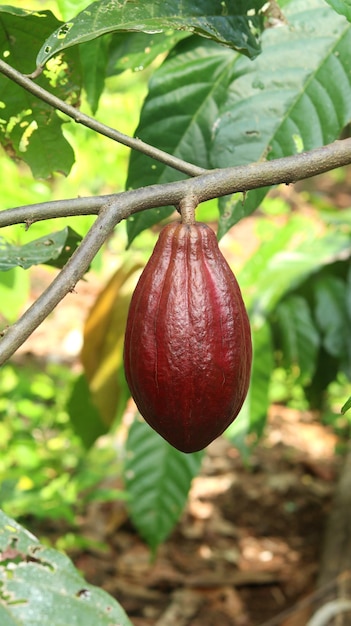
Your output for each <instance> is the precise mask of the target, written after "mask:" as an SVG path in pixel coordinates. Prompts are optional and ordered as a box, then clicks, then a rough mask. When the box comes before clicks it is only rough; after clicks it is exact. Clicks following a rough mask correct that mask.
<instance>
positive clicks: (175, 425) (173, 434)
mask: <svg viewBox="0 0 351 626" xmlns="http://www.w3.org/2000/svg"><path fill="white" fill-rule="evenodd" d="M251 358H252V357H251V334H250V326H249V321H248V317H247V313H246V310H245V306H244V303H243V300H242V296H241V293H240V288H239V286H238V283H237V281H236V279H235V277H234V274H233V273H232V271H231V269H230V267H229V265H228V263H227V262H226V260H225V258H224V257H223V255H222V253H221V251H220V250H219V247H218V244H217V239H216V236H215V234H214V232H213V231H212V229H211V228H209V227H208V226H207V225H206V224H202V223H200V222H196V223H195V224H190V225H189V224H182V223H178V222H175V223H172V224H169V225H167V226H166V227H165V228H163V230H162V231H161V233H160V236H159V239H158V241H157V243H156V246H155V248H154V251H153V253H152V256H151V257H150V260H149V261H148V263H147V265H146V266H145V269H144V271H143V273H142V275H141V277H140V279H139V282H138V284H137V286H136V289H135V291H134V294H133V297H132V300H131V304H130V309H129V314H128V320H127V327H126V334H125V347H124V365H125V374H126V379H127V382H128V385H129V388H130V391H131V393H132V396H133V398H134V400H135V403H136V405H137V407H138V409H139V411H140V413H141V414H142V416H143V417H144V418H145V420H146V421H147V422H148V423H149V424H150V426H151V427H152V428H154V429H155V430H156V431H157V432H158V433H159V434H160V435H161V436H162V437H164V438H165V439H166V440H167V441H169V443H171V444H172V445H173V446H174V447H175V448H178V449H179V450H181V451H183V452H194V451H196V450H200V449H202V448H204V447H205V446H207V445H208V444H209V443H210V442H211V441H213V439H215V438H216V437H218V436H219V435H220V434H221V433H222V432H223V431H224V430H225V429H226V428H227V426H229V424H230V423H231V422H232V421H233V419H234V418H235V417H236V416H237V414H238V412H239V410H240V408H241V406H242V404H243V402H244V399H245V397H246V394H247V390H248V387H249V380H250V370H251Z"/></svg>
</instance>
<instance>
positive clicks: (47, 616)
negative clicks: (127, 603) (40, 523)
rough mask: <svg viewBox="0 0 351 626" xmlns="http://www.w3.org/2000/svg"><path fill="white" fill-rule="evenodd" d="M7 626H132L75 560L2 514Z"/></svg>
mask: <svg viewBox="0 0 351 626" xmlns="http://www.w3.org/2000/svg"><path fill="white" fill-rule="evenodd" d="M0 550H1V556H0V603H1V604H0V619H1V625H2V626H37V624H40V625H41V626H67V624H70V625H72V626H73V624H74V626H96V624H99V626H112V624H116V626H117V625H118V626H131V622H130V621H129V620H128V618H127V616H126V614H125V612H124V610H123V609H122V607H121V606H120V605H119V604H118V602H116V600H115V599H114V598H112V597H111V596H109V595H108V594H107V593H106V592H105V591H103V590H102V589H98V588H97V587H93V586H92V585H90V584H88V583H87V582H86V581H85V580H84V578H83V577H82V576H81V574H80V573H79V572H78V570H76V569H75V567H74V566H73V564H72V562H71V561H70V559H69V558H68V557H67V556H65V555H64V554H62V553H60V552H58V551H57V550H53V549H52V548H46V547H44V546H43V545H41V544H40V543H39V542H38V540H37V539H36V538H35V537H34V536H33V535H31V534H30V533H29V532H28V531H27V530H25V529H24V528H22V527H21V526H20V525H19V524H17V522H15V521H14V520H12V519H10V518H9V517H7V516H6V515H5V514H4V513H3V512H2V511H0Z"/></svg>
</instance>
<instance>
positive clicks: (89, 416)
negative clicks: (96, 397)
mask: <svg viewBox="0 0 351 626" xmlns="http://www.w3.org/2000/svg"><path fill="white" fill-rule="evenodd" d="M67 411H68V414H69V418H70V421H71V424H72V426H73V429H74V431H75V432H76V433H77V435H78V436H79V437H80V439H81V440H82V442H83V444H84V446H85V447H86V448H87V449H89V448H90V447H91V446H92V445H93V443H94V442H95V441H96V439H97V438H98V437H100V436H101V435H104V434H105V433H106V432H107V430H108V427H107V426H106V425H105V424H104V422H103V421H102V419H101V416H100V413H99V411H98V409H97V407H96V406H95V404H94V403H93V399H92V396H91V393H90V389H89V385H88V381H87V379H86V377H85V376H84V374H82V375H81V376H78V378H77V379H76V381H75V383H74V385H73V388H72V392H71V396H70V398H69V400H68V402H67Z"/></svg>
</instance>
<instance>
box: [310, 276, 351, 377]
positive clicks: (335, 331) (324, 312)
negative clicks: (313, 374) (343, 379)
mask: <svg viewBox="0 0 351 626" xmlns="http://www.w3.org/2000/svg"><path fill="white" fill-rule="evenodd" d="M314 295H315V300H316V308H315V316H316V319H317V322H318V325H319V327H320V329H321V331H322V333H323V345H324V348H325V349H326V351H327V352H328V353H329V354H330V355H331V356H334V357H338V358H339V359H340V360H341V361H342V362H343V363H344V367H345V369H346V371H347V372H348V373H349V375H351V337H350V332H349V330H350V324H351V319H350V316H349V315H348V311H347V304H346V285H345V283H344V281H342V280H341V279H339V278H336V277H335V276H332V275H330V276H324V277H322V278H321V279H320V280H318V281H316V282H315V284H314Z"/></svg>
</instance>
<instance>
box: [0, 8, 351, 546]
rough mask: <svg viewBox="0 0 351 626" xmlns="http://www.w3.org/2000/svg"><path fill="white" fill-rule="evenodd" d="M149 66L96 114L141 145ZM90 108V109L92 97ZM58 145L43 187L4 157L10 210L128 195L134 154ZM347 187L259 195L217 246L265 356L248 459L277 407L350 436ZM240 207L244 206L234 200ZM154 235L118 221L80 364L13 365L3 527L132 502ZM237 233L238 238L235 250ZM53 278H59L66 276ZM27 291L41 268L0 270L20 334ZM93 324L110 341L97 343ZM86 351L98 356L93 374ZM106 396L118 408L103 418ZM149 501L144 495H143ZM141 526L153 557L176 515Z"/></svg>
mask: <svg viewBox="0 0 351 626" xmlns="http://www.w3.org/2000/svg"><path fill="white" fill-rule="evenodd" d="M12 4H13V5H14V6H18V7H21V4H22V3H21V2H12ZM71 4H72V7H70V3H69V2H67V0H65V2H39V1H38V2H35V1H34V0H33V2H31V3H30V2H27V3H26V8H33V9H34V8H45V9H52V10H53V12H54V13H55V15H56V16H57V17H58V18H62V19H67V18H68V17H69V15H72V14H74V13H76V12H77V10H78V8H82V7H84V6H86V5H87V4H88V3H87V2H81V3H76V2H75V3H71ZM78 4H79V6H77V5H78ZM44 5H45V6H44ZM157 63H159V61H157ZM152 70H153V66H152V67H150V68H147V69H146V70H144V71H143V72H132V71H129V70H128V71H126V72H124V73H121V74H118V75H116V76H110V77H109V78H107V79H106V84H105V90H104V92H103V94H102V96H101V99H100V101H99V107H98V110H97V117H98V118H99V119H101V120H103V121H104V123H105V124H107V125H109V126H112V127H116V128H118V129H119V130H120V131H122V132H124V133H126V134H128V135H133V133H134V131H135V129H136V127H137V125H138V122H139V115H140V110H141V107H142V104H143V101H144V98H145V97H146V94H147V90H148V79H149V77H150V75H151V72H152ZM81 108H82V110H83V111H85V112H87V113H90V114H91V113H92V111H91V109H90V107H89V104H88V102H87V100H86V98H85V96H84V94H83V100H82V104H81ZM64 133H65V135H66V136H67V138H68V139H69V142H70V144H71V145H72V146H73V147H74V151H75V155H76V161H75V163H74V165H73V168H72V171H71V173H70V175H69V176H68V177H67V178H65V177H64V176H62V175H60V174H53V175H52V176H51V178H50V179H49V180H45V181H44V180H35V179H33V177H32V174H31V172H30V170H29V167H28V166H27V165H25V164H24V163H19V164H17V163H15V162H13V161H11V160H10V159H9V158H8V157H7V156H6V155H5V153H1V154H0V168H1V172H2V176H1V183H0V186H1V204H2V207H3V208H10V207H15V206H19V205H26V204H31V203H37V202H45V201H48V200H55V199H60V198H74V197H77V196H85V195H86V196H91V195H100V194H108V193H115V192H119V191H123V189H124V188H125V184H126V181H127V176H128V159H129V150H128V149H127V148H125V147H123V146H121V145H118V144H116V143H114V142H112V141H111V140H109V139H106V138H105V137H102V136H100V135H97V134H95V133H94V132H93V131H90V130H88V129H87V128H84V127H82V126H80V125H79V124H66V125H64ZM350 179H351V173H350V168H344V169H342V170H338V171H336V172H331V173H329V174H328V175H326V176H324V177H320V178H319V179H316V180H315V181H312V182H308V183H299V184H298V185H297V186H296V188H295V189H294V192H293V193H287V192H286V190H285V189H284V188H281V189H278V190H274V191H273V192H271V193H270V194H269V195H267V196H266V197H265V198H264V199H263V201H262V204H261V206H260V208H259V210H258V211H257V212H256V213H255V216H250V217H247V218H246V220H245V219H244V220H242V222H241V223H240V225H238V227H237V228H238V230H237V229H236V228H235V229H233V230H231V231H230V232H229V233H227V234H226V235H225V236H224V237H223V238H222V240H221V246H222V249H223V251H224V253H225V255H226V256H227V258H228V260H229V262H230V264H231V265H232V267H233V269H234V271H235V273H236V274H237V276H238V279H239V282H240V284H241V287H242V290H243V295H244V298H245V300H246V304H247V306H248V309H249V312H250V316H251V322H252V328H253V335H254V343H255V347H256V357H255V363H254V370H253V383H252V387H251V393H250V395H249V398H248V401H247V403H246V405H245V406H244V408H243V412H242V415H241V416H240V419H238V420H236V422H235V423H234V424H233V426H232V427H231V428H229V430H228V432H227V433H226V435H227V436H228V437H229V438H230V439H231V441H232V442H233V443H234V445H236V446H237V447H239V448H240V449H241V451H242V453H243V454H246V456H247V459H248V462H249V452H250V445H252V444H253V443H254V444H255V443H256V442H257V441H258V439H259V437H260V436H261V434H262V433H263V431H264V425H265V419H266V416H267V411H268V408H269V405H270V403H273V402H279V403H282V404H286V405H287V406H291V407H294V408H297V409H299V410H307V409H311V408H313V409H316V410H318V411H320V414H321V419H322V420H324V422H325V423H327V424H329V425H331V426H332V427H333V428H334V429H335V430H336V431H337V432H338V434H339V435H340V436H341V441H346V440H347V438H348V437H349V434H350V420H351V412H349V413H346V414H345V415H341V407H342V405H343V404H344V403H345V401H346V400H347V398H348V397H349V395H350V393H351V385H350V378H351V376H350V371H351V346H350V339H349V336H348V330H349V328H350V321H351V296H350V293H351V269H350V256H351V252H350V235H351V232H350V231H351V207H350V205H351V200H350V196H348V200H347V202H346V203H345V198H344V199H343V206H342V207H340V206H339V207H337V206H336V205H337V203H338V194H339V192H340V193H344V190H345V189H347V188H350ZM326 189H327V192H328V193H326V192H325V190H326ZM288 191H289V190H288ZM236 202H237V203H240V202H241V199H240V198H239V197H237V198H236ZM197 218H198V219H199V220H202V221H206V222H208V223H210V224H212V225H213V227H214V228H215V229H216V225H217V220H218V207H217V201H211V202H207V203H204V204H203V205H201V206H200V207H199V209H198V213H197ZM93 220H94V218H93V217H79V218H70V219H69V220H66V219H58V220H48V221H46V222H45V221H43V222H39V223H36V224H33V225H32V226H31V228H30V229H29V232H27V231H26V230H25V228H24V226H12V227H8V228H6V229H3V232H2V235H3V236H4V237H6V239H8V240H9V241H11V242H13V243H16V244H23V243H26V242H27V241H30V240H32V239H34V238H37V237H42V236H44V235H46V234H49V233H51V232H52V231H53V230H60V229H62V228H64V227H65V226H67V223H68V221H69V225H70V226H71V227H72V228H73V229H74V230H75V231H76V232H78V233H79V234H80V235H81V236H84V235H85V233H86V232H87V230H88V229H89V226H90V225H91V224H92V222H93ZM242 225H243V226H242ZM241 227H242V228H243V230H242V231H241V230H240V228H241ZM159 228H160V224H157V225H155V226H153V228H151V229H147V230H144V231H143V232H141V233H140V234H139V235H138V237H137V238H136V239H135V240H134V241H133V245H132V246H131V247H130V248H129V249H128V250H126V247H127V234H126V226H125V224H120V225H119V226H118V227H117V228H116V231H115V234H114V236H113V237H112V238H111V239H110V240H109V241H108V243H107V245H106V246H105V248H104V249H103V250H102V251H101V253H100V254H99V255H98V256H97V258H96V259H95V260H94V263H93V265H92V268H91V274H92V275H93V276H94V277H95V279H96V280H97V281H99V282H100V285H101V293H100V295H99V296H98V299H97V300H96V302H95V305H93V307H92V308H90V309H88V308H87V310H86V325H85V328H82V341H83V350H82V353H81V360H80V361H79V360H78V361H77V358H74V359H73V361H72V360H71V361H69V360H68V361H67V363H65V362H63V361H60V359H59V358H58V359H57V362H55V360H52V359H50V360H47V361H46V360H45V359H41V360H39V361H37V362H36V361H35V359H33V358H28V359H26V358H24V357H23V356H21V357H19V358H17V357H14V359H12V361H11V363H9V364H7V365H5V366H3V368H2V370H1V376H0V485H1V486H0V507H1V508H2V509H3V510H4V511H5V513H7V514H8V515H11V516H13V517H16V518H20V519H25V520H26V521H27V523H29V524H31V525H32V526H34V527H35V526H36V525H37V524H40V520H42V519H54V520H60V521H62V522H64V525H66V526H65V527H67V528H69V527H73V528H76V530H77V527H78V526H77V524H78V520H79V515H80V514H81V513H82V511H84V509H85V507H86V506H87V505H88V503H89V502H91V501H93V500H96V501H100V502H103V501H113V500H115V499H116V498H117V499H118V498H123V499H125V498H127V499H128V498H129V497H131V498H133V488H134V483H135V481H134V483H133V481H132V480H131V479H130V476H131V473H132V474H133V472H134V471H136V469H135V467H134V465H133V455H134V456H135V459H136V462H137V460H138V458H140V449H138V448H135V449H131V446H130V441H129V445H128V446H127V449H128V454H129V456H128V459H127V467H128V471H129V480H127V483H128V490H127V492H125V491H123V490H121V489H119V488H118V487H116V477H120V476H121V475H122V474H123V466H124V462H125V446H124V443H125V437H126V435H125V433H124V431H123V429H121V420H122V417H123V415H124V414H125V410H126V408H127V407H128V399H129V395H128V390H127V388H126V384H125V381H124V377H123V369H122V349H123V328H124V320H125V316H126V312H127V308H128V301H129V298H130V296H131V293H132V290H133V288H134V285H135V281H136V279H137V277H138V273H139V272H140V269H141V267H142V266H143V265H144V264H145V262H146V260H147V258H148V257H149V255H150V253H151V250H152V248H153V245H154V243H155V241H156V238H157V234H158V231H159ZM241 232H242V233H243V234H242V235H241V234H240V233H241ZM237 234H238V235H240V237H241V236H242V237H243V239H242V240H239V239H238V238H237ZM245 238H246V240H245ZM315 244H316V245H315ZM47 272H48V273H49V274H50V275H52V276H54V275H55V272H56V270H54V269H47ZM87 281H88V282H89V277H87ZM32 287H33V270H29V271H24V270H23V269H21V268H15V269H12V270H9V271H8V272H2V273H0V312H1V316H2V321H3V324H10V323H12V322H14V321H15V320H16V319H17V317H18V316H19V314H20V313H21V312H22V311H23V310H24V309H25V307H26V306H27V303H28V302H29V300H30V297H31V292H32ZM116 303H117V306H116ZM97 328H100V330H101V329H103V330H104V332H103V333H102V335H101V336H100V337H98V338H97V337H96V329H97ZM111 329H112V330H111ZM105 331H106V332H105ZM109 333H110V334H109ZM93 339H94V341H95V343H94V341H93ZM116 345H117V349H116ZM92 350H94V354H96V353H98V354H99V355H100V358H99V359H98V360H95V361H94V363H93V365H92ZM82 364H83V365H84V370H83V368H82ZM107 397H108V398H109V400H111V402H110V403H109V404H108V406H106V398H107ZM135 423H136V426H133V441H136V442H138V441H139V440H140V437H138V420H136V422H135ZM140 424H141V423H140ZM140 428H144V425H141V426H140ZM121 432H122V435H121ZM140 432H142V431H140ZM150 437H152V433H150ZM143 441H145V440H144V439H143ZM135 445H137V444H135ZM152 446H153V447H154V449H155V446H158V448H157V451H158V453H159V454H160V456H161V457H162V458H163V459H166V458H170V456H169V457H167V450H168V448H165V447H164V446H165V443H164V442H163V441H161V440H159V439H158V440H156V441H155V440H154V439H152ZM172 454H174V453H173V452H172ZM172 458H173V457H172ZM179 459H181V457H179V458H178V457H177V458H176V457H175V460H174V464H175V468H177V467H179V462H180V460H179ZM199 462H200V459H199V457H196V459H195V458H194V460H193V461H192V462H190V461H189V464H191V463H192V465H191V467H190V468H189V472H190V473H189V476H187V477H186V480H185V482H184V485H182V486H181V489H182V491H181V493H182V494H183V500H182V499H180V504H179V508H178V509H177V511H181V505H182V503H183V501H184V497H186V494H187V490H188V488H189V484H190V482H189V481H190V479H191V476H192V475H193V474H195V473H196V472H197V471H198V469H199ZM150 464H153V460H152V459H151V460H150ZM166 465H167V463H165V466H166ZM150 466H151V465H150ZM143 471H144V473H145V472H146V471H147V470H145V468H144V469H143ZM130 472H131V473H130ZM167 472H168V473H169V480H170V481H173V482H174V481H175V480H176V473H177V469H175V470H174V473H172V470H170V469H169V468H168V469H167ZM192 473H193V474H192ZM188 479H189V480H188ZM157 481H158V482H157ZM117 482H118V480H117ZM152 489H159V491H160V492H161V493H162V492H163V491H164V489H165V484H164V476H163V477H159V478H157V479H156V483H155V482H153V483H152ZM146 497H149V498H150V493H149V492H148V493H147V494H146ZM151 500H152V498H151ZM140 504H142V502H140ZM131 510H133V507H132V508H131ZM144 515H145V512H144V509H143V511H142V513H136V519H135V522H136V525H138V524H139V529H140V532H141V534H142V535H143V536H144V537H145V538H146V539H147V541H149V543H150V545H152V546H153V547H156V546H157V544H158V543H159V542H160V541H162V540H163V539H164V538H165V537H166V536H167V533H168V532H169V531H170V530H171V528H172V525H174V523H175V521H176V519H175V517H174V514H173V515H170V517H169V520H168V522H167V523H166V524H165V527H164V528H163V529H162V533H161V534H157V530H155V527H153V528H151V530H150V529H145V528H144V527H143V520H142V518H143V516H144ZM138 516H139V517H138ZM156 521H157V520H156ZM65 537H66V539H65ZM71 542H72V535H71V534H70V533H69V532H68V531H67V533H65V532H63V533H62V536H61V537H60V539H59V545H60V547H63V548H65V547H71ZM74 542H76V543H77V542H78V543H79V542H84V539H83V538H82V537H81V535H80V534H79V532H78V533H76V534H75V535H74V538H73V543H74Z"/></svg>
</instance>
